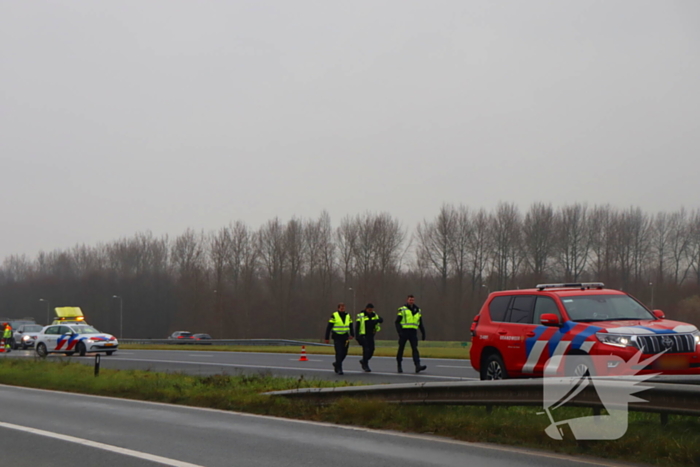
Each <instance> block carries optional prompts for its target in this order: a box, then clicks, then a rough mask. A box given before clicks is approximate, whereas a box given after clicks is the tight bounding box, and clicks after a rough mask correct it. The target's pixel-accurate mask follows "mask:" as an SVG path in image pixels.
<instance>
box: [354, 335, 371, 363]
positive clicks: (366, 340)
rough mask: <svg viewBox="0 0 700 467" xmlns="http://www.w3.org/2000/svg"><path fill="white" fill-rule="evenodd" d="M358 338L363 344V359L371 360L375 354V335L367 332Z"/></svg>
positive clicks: (366, 361) (365, 360)
mask: <svg viewBox="0 0 700 467" xmlns="http://www.w3.org/2000/svg"><path fill="white" fill-rule="evenodd" d="M357 340H358V341H359V342H360V345H361V346H362V360H364V362H365V363H368V362H369V359H370V358H372V356H373V355H374V335H373V334H372V335H370V334H367V335H365V336H362V337H358V338H357Z"/></svg>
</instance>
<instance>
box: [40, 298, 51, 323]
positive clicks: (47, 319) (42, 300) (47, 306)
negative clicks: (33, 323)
mask: <svg viewBox="0 0 700 467" xmlns="http://www.w3.org/2000/svg"><path fill="white" fill-rule="evenodd" d="M39 301H40V302H46V325H47V326H48V325H49V324H51V315H50V314H49V308H51V304H50V303H49V301H48V300H44V299H43V298H40V299H39Z"/></svg>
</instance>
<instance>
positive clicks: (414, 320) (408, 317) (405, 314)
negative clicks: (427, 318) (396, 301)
mask: <svg viewBox="0 0 700 467" xmlns="http://www.w3.org/2000/svg"><path fill="white" fill-rule="evenodd" d="M399 314H400V315H401V328H403V329H418V324H419V323H420V317H421V314H420V308H418V311H417V312H416V313H415V314H414V313H413V312H412V311H411V310H410V309H409V308H408V307H407V306H402V307H401V308H399Z"/></svg>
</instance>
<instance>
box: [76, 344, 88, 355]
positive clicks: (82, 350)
mask: <svg viewBox="0 0 700 467" xmlns="http://www.w3.org/2000/svg"><path fill="white" fill-rule="evenodd" d="M86 353H87V349H86V348H85V343H83V342H78V355H80V356H81V357H84V356H85V354H86Z"/></svg>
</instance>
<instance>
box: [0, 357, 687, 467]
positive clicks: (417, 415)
mask: <svg viewBox="0 0 700 467" xmlns="http://www.w3.org/2000/svg"><path fill="white" fill-rule="evenodd" d="M0 383H2V384H12V385H15V386H28V387H33V388H41V389H55V390H60V391H69V392H77V393H85V394H95V395H103V396H112V397H122V398H129V399H138V400H147V401H157V402H166V403H173V404H182V405H191V406H197V407H210V408H216V409H223V410H236V411H241V412H249V413H256V414H262V415H273V416H278V417H286V418H299V419H305V420H314V421H324V422H330V423H339V424H346V425H357V426H364V427H368V428H378V429H389V430H397V431H406V432H413V433H422V434H434V435H440V436H445V437H450V438H454V439H459V440H464V441H475V442H490V443H499V444H508V445H514V446H520V447H527V448H536V449H544V450H549V451H554V452H559V453H566V454H578V455H581V454H583V455H590V456H597V457H606V458H610V459H618V460H625V461H633V462H645V463H652V464H655V465H664V466H682V465H698V464H700V422H699V421H698V418H697V417H681V416H671V417H669V423H668V425H667V426H663V427H662V426H661V424H660V422H659V417H658V415H654V414H644V413H630V420H629V422H630V424H629V429H628V431H627V434H626V435H625V436H623V437H622V438H621V439H619V440H616V441H587V442H576V441H575V440H564V441H556V440H553V439H550V438H549V437H547V436H546V434H545V433H544V429H545V427H546V426H547V425H548V423H549V421H548V419H547V418H546V417H545V416H543V415H537V414H536V413H537V412H538V411H539V410H541V409H539V408H537V407H529V408H526V407H511V408H494V410H493V412H492V413H491V414H487V413H486V410H485V409H484V408H482V407H463V406H401V405H397V404H387V403H382V402H378V401H372V400H362V401H358V400H352V399H349V398H347V399H342V400H340V401H338V402H335V403H333V404H330V405H328V406H324V407H319V406H315V405H313V404H310V403H307V402H304V401H294V400H288V399H284V398H277V397H269V396H265V395H262V394H261V393H263V392H266V391H275V390H284V389H294V388H304V387H333V386H343V385H347V384H348V383H343V382H333V381H320V380H306V379H304V378H298V379H296V378H279V377H273V376H270V375H269V374H258V375H252V376H250V375H247V376H244V375H238V376H229V375H215V376H206V377H200V376H189V375H183V374H171V373H155V372H148V371H137V370H108V369H103V370H102V371H101V373H100V376H99V377H97V378H96V377H94V376H93V369H92V368H91V367H90V366H86V365H83V364H80V363H73V362H70V361H68V360H66V361H58V362H48V361H43V360H34V361H33V360H20V359H0ZM590 414H591V412H590V410H587V409H577V408H561V409H558V415H559V417H560V419H566V418H573V417H578V416H585V415H590Z"/></svg>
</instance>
